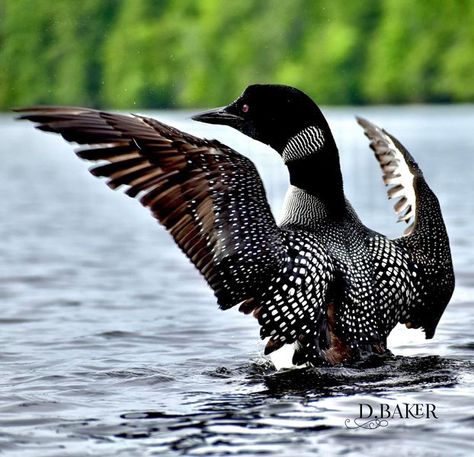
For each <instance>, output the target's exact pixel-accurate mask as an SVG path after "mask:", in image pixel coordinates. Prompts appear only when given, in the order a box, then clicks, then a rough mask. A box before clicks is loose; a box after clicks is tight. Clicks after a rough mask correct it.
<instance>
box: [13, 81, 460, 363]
mask: <svg viewBox="0 0 474 457" xmlns="http://www.w3.org/2000/svg"><path fill="white" fill-rule="evenodd" d="M17 111H20V112H22V113H24V114H22V115H21V116H20V119H28V120H30V121H33V122H35V123H37V124H38V125H37V128H39V129H40V130H43V131H47V132H55V133H59V134H60V135H62V136H63V138H64V139H66V140H67V141H70V142H75V143H79V144H83V145H87V146H86V147H83V148H80V149H78V150H77V151H76V154H77V155H78V156H79V157H80V158H82V159H87V160H90V161H93V162H98V164H97V165H95V166H93V167H92V168H91V170H90V171H91V173H92V174H93V175H95V176H102V177H107V178H108V180H107V184H108V185H109V186H110V187H111V188H112V189H116V188H118V187H120V186H126V187H127V189H126V194H128V195H129V196H131V197H137V198H139V199H140V202H141V203H142V205H144V206H146V207H148V208H149V209H150V210H151V212H152V214H153V216H154V217H155V218H156V219H157V220H158V221H159V222H160V223H161V224H163V225H164V226H165V227H166V228H167V229H168V231H169V232H170V233H171V235H172V236H173V238H174V240H175V241H176V243H177V244H178V245H179V247H180V248H181V249H182V251H183V252H184V253H185V254H186V255H187V256H188V258H189V259H190V260H191V261H192V263H193V264H194V265H195V266H196V267H197V269H198V270H199V271H200V272H201V273H202V275H203V276H204V277H205V279H206V280H207V282H208V284H209V285H210V287H211V288H212V289H213V291H214V293H215V295H216V297H217V301H218V304H219V306H220V308H222V309H228V308H231V307H233V306H236V305H239V310H240V311H242V312H244V313H246V314H249V313H253V315H254V316H255V317H256V318H257V319H258V322H259V324H260V325H261V329H260V336H261V337H262V339H265V338H268V342H267V344H266V347H265V353H266V354H270V353H272V352H273V351H275V350H277V349H279V348H281V347H282V346H284V345H286V344H292V345H294V348H295V351H294V355H293V364H295V365H318V364H321V363H323V364H324V363H329V364H338V363H342V362H351V361H354V360H357V359H358V358H360V357H363V356H364V355H366V354H372V353H376V354H383V353H385V352H386V351H387V349H386V339H387V336H388V334H389V333H390V332H391V330H392V329H393V328H394V326H395V325H396V324H397V323H398V322H400V323H404V324H406V326H407V327H409V328H412V327H413V328H420V327H422V328H423V329H424V332H425V335H426V338H432V337H433V335H434V332H435V329H436V326H437V324H438V321H439V319H440V317H441V315H442V313H443V311H444V309H445V307H446V306H447V304H448V302H449V300H450V298H451V295H452V292H453V289H454V274H453V268H452V262H451V254H450V248H449V240H448V235H447V233H446V229H445V225H444V222H443V218H442V215H441V210H440V206H439V203H438V200H437V198H436V196H435V195H434V194H433V192H432V191H431V189H430V188H429V187H428V185H427V183H426V181H425V179H424V177H423V174H422V172H421V170H420V169H419V167H418V165H417V163H416V162H415V161H414V160H413V158H412V156H411V155H410V154H409V152H408V151H407V150H406V149H405V148H404V147H403V146H402V145H401V144H400V143H399V142H398V141H397V140H396V139H395V138H394V137H393V136H392V135H390V134H389V133H387V132H386V131H384V130H382V129H380V128H379V127H377V126H375V125H374V124H371V123H370V122H369V121H367V120H364V119H361V118H358V119H357V120H358V122H359V124H360V125H361V126H362V127H363V129H364V131H365V134H366V135H367V137H368V138H369V139H370V146H371V148H372V149H373V151H374V152H375V157H376V158H377V160H378V161H379V164H380V167H381V169H382V174H383V179H384V182H385V184H386V185H387V186H389V189H388V195H389V197H391V198H395V199H398V201H397V203H396V204H395V210H396V212H397V213H398V214H399V215H400V220H404V221H406V222H407V223H409V225H408V228H407V230H406V231H405V233H404V236H403V237H401V238H398V239H395V240H389V239H387V238H386V237H385V236H383V235H381V234H379V233H377V232H375V231H373V230H370V229H369V228H367V227H366V226H365V225H364V224H363V223H362V222H361V221H360V219H359V218H358V216H357V214H356V213H355V211H354V209H353V208H352V207H351V205H350V203H349V202H348V201H347V199H346V198H345V196H344V191H343V181H342V175H341V170H340V165H339V155H338V149H337V146H336V143H335V141H334V138H333V136H332V133H331V130H330V128H329V126H328V123H327V122H326V119H325V118H324V116H323V114H322V113H321V111H320V109H319V108H318V106H317V105H316V104H315V103H314V102H313V101H312V100H311V99H310V98H309V97H308V96H307V95H306V94H304V93H303V92H301V91H300V90H298V89H295V88H292V87H288V86H283V85H259V84H256V85H251V86H249V87H248V88H247V89H246V90H245V91H244V92H243V94H242V95H241V96H240V97H239V98H238V99H237V100H235V101H234V102H232V103H231V104H229V105H228V106H226V107H223V108H218V109H214V110H211V111H207V112H204V113H201V114H198V115H196V116H194V117H193V119H194V120H197V121H201V122H206V123H211V124H222V125H227V126H231V127H233V128H235V129H237V130H239V131H240V132H243V133H244V134H246V135H248V136H249V137H251V138H254V139H256V140H258V141H261V142H263V143H265V144H267V145H270V146H271V147H272V148H273V149H275V150H276V151H277V152H278V153H279V154H280V155H281V156H282V158H283V161H284V163H285V164H286V166H287V167H288V170H289V177H290V183H291V185H290V188H289V190H288V194H287V197H286V202H285V207H284V216H283V220H282V222H281V223H280V224H277V223H276V221H275V219H274V217H273V215H272V213H271V210H270V206H269V204H268V201H267V199H266V196H265V190H264V187H263V184H262V181H261V179H260V176H259V174H258V172H257V170H256V168H255V166H254V164H253V163H252V162H251V160H249V159H248V158H246V157H244V156H243V155H241V154H239V153H238V152H236V151H234V150H233V149H231V148H229V147H228V146H226V145H224V144H222V143H220V142H219V141H216V140H206V139H201V138H197V137H195V136H192V135H190V134H188V133H185V132H182V131H180V130H177V129H176V128H173V127H170V126H168V125H165V124H163V123H161V122H159V121H157V120H154V119H151V118H148V117H143V116H139V115H130V116H128V115H122V114H112V113H108V112H104V111H97V110H93V109H87V108H76V107H48V106H44V107H41V106H40V107H32V108H25V109H20V110H17Z"/></svg>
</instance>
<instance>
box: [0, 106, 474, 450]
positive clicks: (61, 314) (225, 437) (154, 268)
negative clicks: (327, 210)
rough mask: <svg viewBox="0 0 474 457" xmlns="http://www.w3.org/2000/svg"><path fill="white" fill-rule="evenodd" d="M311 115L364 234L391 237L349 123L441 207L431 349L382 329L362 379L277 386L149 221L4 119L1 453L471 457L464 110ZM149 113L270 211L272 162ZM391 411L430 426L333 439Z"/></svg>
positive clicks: (408, 424) (400, 423)
mask: <svg viewBox="0 0 474 457" xmlns="http://www.w3.org/2000/svg"><path fill="white" fill-rule="evenodd" d="M326 111H327V115H328V118H329V120H330V123H331V125H332V127H333V130H334V134H335V137H336V140H337V141H338V144H339V146H340V150H341V160H342V164H343V173H344V177H345V188H346V193H347V194H348V196H349V198H350V199H351V201H352V202H353V204H354V206H355V207H356V209H357V211H358V212H359V214H360V216H361V217H362V219H363V220H364V221H365V223H366V224H367V225H368V226H370V227H372V228H374V229H376V230H379V231H381V232H383V233H386V234H388V235H390V236H398V235H399V234H401V233H402V231H403V227H402V226H401V224H398V225H397V224H395V220H396V218H395V215H394V213H393V212H392V210H391V204H390V203H389V202H388V201H387V200H386V197H385V190H384V187H383V185H382V183H381V179H380V172H379V169H378V165H377V163H376V161H375V159H374V158H373V156H372V153H371V151H370V150H369V149H368V147H367V140H366V139H365V137H364V136H363V134H362V131H361V130H360V129H359V128H358V126H357V125H356V124H355V122H354V120H353V115H354V114H362V115H366V116H367V117H368V118H369V119H371V120H373V121H375V122H378V123H380V124H381V125H383V126H384V127H386V128H387V129H388V130H389V131H391V132H392V133H394V134H395V135H396V136H398V137H399V138H400V139H401V140H402V142H403V143H405V145H406V146H408V147H409V149H410V150H411V152H412V153H413V154H414V156H415V158H416V159H417V160H418V161H419V164H420V166H421V167H422V169H423V170H424V173H425V176H426V178H427V180H428V182H429V183H430V185H431V186H432V188H433V189H434V191H435V192H436V193H437V195H438V196H439V198H440V201H441V204H442V208H443V211H444V215H445V219H446V222H447V226H448V230H449V233H450V237H451V242H452V248H453V256H454V262H455V269H456V277H457V288H456V291H455V293H454V296H453V299H452V302H451V304H450V305H449V306H448V308H447V311H446V313H445V314H444V316H443V318H442V319H441V322H440V325H439V327H438V331H437V334H436V336H435V338H434V339H433V340H430V341H426V340H424V339H423V336H422V335H421V334H420V333H419V332H418V331H414V330H410V331H409V330H406V329H396V330H395V331H394V332H393V335H392V337H391V338H390V348H391V349H392V351H393V353H394V357H392V358H390V359H389V360H386V361H385V362H383V363H379V364H378V365H377V366H371V367H351V368H348V367H346V368H337V367H335V368H325V369H318V370H294V371H280V372H276V371H275V370H274V369H273V367H272V366H271V364H270V363H269V362H268V361H266V360H265V359H264V358H263V356H262V349H263V346H262V343H261V342H260V341H259V338H258V328H257V323H256V322H255V320H254V319H251V318H249V317H247V316H243V315H241V314H239V313H238V312H237V310H230V311H227V312H221V311H218V310H217V307H216V304H215V301H214V298H213V295H212V293H211V292H210V291H209V290H208V289H207V286H206V285H205V283H204V281H203V280H202V279H201V278H200V276H199V274H198V273H197V272H196V271H194V269H193V267H192V266H191V264H190V263H189V262H188V261H187V260H186V258H185V257H184V256H183V255H182V254H181V252H180V251H179V250H178V249H177V247H176V246H175V245H174V243H173V242H172V240H171V238H170V237H169V236H168V235H167V234H166V232H165V231H164V230H163V229H162V228H160V227H159V226H158V225H157V224H156V223H155V221H154V220H153V218H152V217H150V216H149V215H148V214H147V211H146V210H144V209H143V208H141V207H140V205H139V204H137V202H135V201H133V200H132V199H129V198H127V197H125V196H123V195H120V192H115V193H114V192H111V191H110V190H109V189H108V188H107V187H106V186H105V185H104V184H103V183H100V182H99V181H98V180H97V179H95V178H92V177H91V176H90V175H89V174H88V172H87V171H86V170H87V166H86V165H85V164H84V163H81V162H80V161H79V160H78V159H77V158H76V157H75V156H74V154H73V153H72V151H71V148H70V147H69V146H68V145H67V144H66V143H64V142H63V141H62V140H60V139H58V138H56V137H55V136H53V135H46V134H44V133H40V132H36V131H34V130H33V129H32V128H31V125H28V124H22V123H14V122H13V121H12V120H11V117H9V116H2V117H1V118H0V134H1V138H2V141H1V145H0V148H1V149H0V197H1V203H0V258H1V259H2V263H1V265H0V303H1V314H0V364H1V378H0V453H4V454H5V455H12V456H16V455H18V456H22V457H23V456H27V457H28V456H43V457H44V456H58V457H59V456H85V455H93V456H152V455H160V456H161V455H165V456H166V455H169V456H176V455H186V456H195V455H196V456H198V455H199V456H203V455H210V456H222V455H240V456H256V455H278V456H294V455H298V456H314V455H349V456H358V455H387V456H388V455H410V456H425V455H427V456H446V455H450V456H455V455H459V456H470V455H474V448H473V445H472V430H473V425H474V413H473V407H474V404H473V394H474V376H473V373H474V372H473V362H474V361H473V353H474V352H473V351H474V338H473V331H472V329H473V327H474V319H473V313H472V309H471V308H472V305H473V302H474V241H473V235H474V233H473V230H472V217H473V214H474V204H473V201H474V187H473V178H474V171H473V170H474V169H473V167H472V157H473V154H474V133H473V127H474V107H473V106H459V107H400V108H364V109H362V108H341V109H328V110H326ZM154 115H155V116H157V117H160V118H161V119H164V120H167V121H169V122H173V123H174V124H175V125H177V126H178V127H181V128H183V129H187V130H189V131H192V132H194V133H197V134H201V135H205V136H207V137H218V138H219V139H221V140H222V141H224V142H226V143H228V144H230V145H232V146H234V147H237V148H238V149H239V150H240V151H241V152H243V153H245V154H247V155H248V156H249V157H251V158H252V159H253V160H254V161H255V162H256V163H257V165H258V167H259V170H260V171H261V173H262V175H263V178H264V181H265V184H266V187H267V190H268V196H269V199H270V201H271V203H272V206H273V208H274V210H275V212H276V213H277V214H278V208H279V207H280V205H281V200H282V198H283V195H284V192H285V190H286V186H287V176H286V171H285V169H284V167H283V166H282V164H281V163H280V160H279V158H278V157H277V156H276V154H275V153H274V152H273V151H271V150H269V149H267V148H266V147H263V146H261V145H259V144H257V143H255V142H253V141H251V140H249V139H247V138H245V137H244V136H242V135H240V134H238V133H236V132H234V131H232V130H230V129H228V128H225V127H214V126H212V127H211V126H206V125H199V124H197V123H192V122H191V121H189V120H187V116H188V115H187V114H186V113H179V112H178V113H170V112H162V113H154ZM403 402H407V403H424V404H426V403H431V404H434V405H436V411H437V413H438V419H434V418H430V419H426V418H421V419H413V418H411V419H400V418H393V419H390V420H389V421H388V425H387V426H385V427H384V426H379V427H378V428H376V429H372V430H370V429H364V428H359V429H354V430H352V429H351V430H350V429H347V428H346V426H345V421H346V419H350V421H351V423H352V420H353V419H354V418H356V417H357V416H358V415H359V404H360V403H369V404H371V405H373V406H374V407H376V406H377V405H380V404H381V403H387V404H390V405H392V406H394V405H396V404H401V403H403Z"/></svg>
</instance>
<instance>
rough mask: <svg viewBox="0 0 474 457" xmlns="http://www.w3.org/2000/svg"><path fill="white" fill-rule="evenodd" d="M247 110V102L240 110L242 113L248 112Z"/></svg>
mask: <svg viewBox="0 0 474 457" xmlns="http://www.w3.org/2000/svg"><path fill="white" fill-rule="evenodd" d="M248 110H249V105H247V104H244V105H242V111H243V112H244V113H246V112H248Z"/></svg>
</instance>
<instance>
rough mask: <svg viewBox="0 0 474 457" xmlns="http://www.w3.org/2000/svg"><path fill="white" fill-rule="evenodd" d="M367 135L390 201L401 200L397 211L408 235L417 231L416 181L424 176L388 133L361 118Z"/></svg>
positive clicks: (406, 152)
mask: <svg viewBox="0 0 474 457" xmlns="http://www.w3.org/2000/svg"><path fill="white" fill-rule="evenodd" d="M357 122H358V123H359V124H360V125H361V126H362V127H363V129H364V133H365V135H366V136H367V137H368V138H369V139H370V147H371V149H372V150H373V151H374V153H375V158H376V159H377V160H378V162H379V164H380V168H381V169H382V178H383V181H384V183H385V185H386V186H387V187H388V189H387V194H388V198H390V199H397V201H396V203H395V205H394V209H395V212H396V214H397V215H398V221H399V222H401V221H405V222H406V223H407V224H408V227H407V228H406V229H405V232H404V235H409V234H410V233H412V232H413V230H414V228H415V225H416V220H417V212H418V205H417V195H416V190H415V186H416V182H415V181H416V180H420V179H423V174H422V173H421V170H420V169H419V167H418V165H417V163H416V162H415V161H414V159H413V157H412V156H411V154H410V153H409V152H408V151H407V150H406V149H405V148H404V147H403V146H402V145H401V144H400V143H399V142H398V140H397V139H396V138H394V137H393V136H391V135H390V134H389V133H387V132H386V131H385V130H383V129H381V128H379V127H377V126H376V125H374V124H372V123H371V122H369V121H367V120H366V119H363V118H361V117H357Z"/></svg>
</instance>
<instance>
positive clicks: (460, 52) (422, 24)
mask: <svg viewBox="0 0 474 457" xmlns="http://www.w3.org/2000/svg"><path fill="white" fill-rule="evenodd" d="M473 24H474V0H430V1H421V0H418V1H413V0H358V1H356V2H348V1H347V0H239V1H235V2H231V1H226V0H179V1H177V0H174V1H173V0H81V1H77V0H56V1H55V2H51V1H50V0H0V109H7V108H9V107H11V106H18V105H28V104H36V103H56V104H77V105H88V106H101V107H112V108H133V107H137V108H159V107H197V106H211V105H212V106H214V105H219V104H224V103H226V102H228V101H229V100H231V99H233V98H234V97H236V96H237V95H238V94H239V93H240V92H241V91H242V90H243V89H244V88H245V87H246V86H247V85H248V84H251V83H255V82H275V83H283V84H290V85H294V86H297V87H299V88H301V89H303V90H305V91H306V92H308V93H309V94H310V95H312V96H313V97H314V98H315V99H316V100H317V101H318V102H319V103H325V104H342V103H405V102H462V101H471V102H472V101H474V83H473V75H474V25H473Z"/></svg>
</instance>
